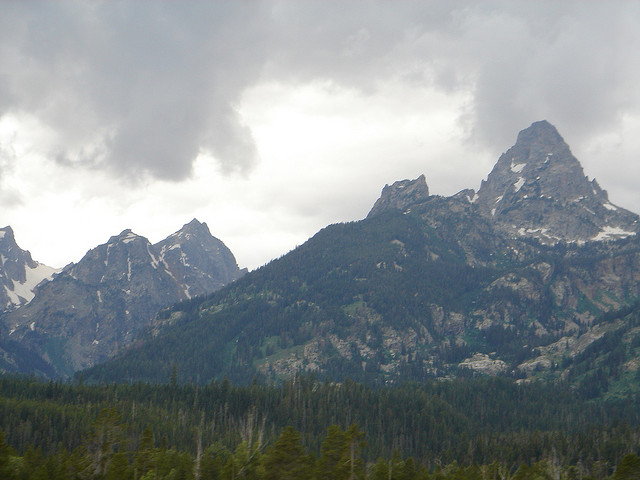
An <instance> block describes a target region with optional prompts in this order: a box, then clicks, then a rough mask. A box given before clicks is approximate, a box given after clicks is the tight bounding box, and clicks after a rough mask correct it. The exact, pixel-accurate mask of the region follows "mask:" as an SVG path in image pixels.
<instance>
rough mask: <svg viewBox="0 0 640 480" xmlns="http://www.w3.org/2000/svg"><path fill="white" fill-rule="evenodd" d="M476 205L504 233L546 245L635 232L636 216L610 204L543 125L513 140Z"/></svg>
mask: <svg viewBox="0 0 640 480" xmlns="http://www.w3.org/2000/svg"><path fill="white" fill-rule="evenodd" d="M477 204H478V207H479V209H480V211H481V213H482V214H483V215H485V216H488V217H491V218H492V220H493V221H494V222H495V224H496V226H498V227H499V228H500V229H501V230H502V231H504V232H505V233H507V234H510V235H517V236H522V237H533V238H537V239H539V240H540V241H541V242H543V243H548V244H555V243H557V242H558V241H565V242H578V243H584V242H587V241H598V240H608V239H615V238H624V237H628V236H630V235H635V234H636V233H637V232H638V231H639V230H640V223H639V218H638V216H637V215H636V214H634V213H631V212H629V211H628V210H625V209H623V208H620V207H618V206H615V205H613V204H611V203H610V202H609V200H608V198H607V192H605V191H604V190H602V189H601V188H600V186H599V185H598V183H597V182H596V181H595V179H594V180H591V181H590V180H589V179H588V178H587V177H586V176H585V175H584V172H583V170H582V166H581V165H580V163H579V162H578V160H577V159H576V158H575V157H574V156H573V155H572V154H571V151H570V149H569V146H568V145H567V144H566V143H565V142H564V140H563V139H562V137H561V136H560V134H559V133H558V132H557V130H556V129H555V127H553V125H551V124H550V123H548V122H546V121H541V122H536V123H534V124H532V125H531V126H530V127H529V128H527V129H525V130H523V131H521V132H520V133H519V134H518V139H517V141H516V144H515V145H514V146H513V147H511V148H510V149H509V150H507V151H506V152H505V153H504V154H502V156H500V158H499V159H498V162H497V163H496V165H495V167H494V168H493V170H492V171H491V173H490V174H489V176H488V177H487V180H486V181H483V182H482V185H481V186H480V189H479V190H478V196H477Z"/></svg>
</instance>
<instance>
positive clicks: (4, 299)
mask: <svg viewBox="0 0 640 480" xmlns="http://www.w3.org/2000/svg"><path fill="white" fill-rule="evenodd" d="M58 271H59V270H58V269H55V268H51V267H48V266H46V265H43V264H41V263H39V262H36V261H34V260H33V258H31V253H30V252H29V251H28V250H23V249H21V248H20V247H19V246H18V244H17V243H16V239H15V236H14V233H13V229H12V228H11V227H10V226H6V227H4V228H0V310H12V309H14V308H16V307H19V306H21V305H25V304H26V303H28V302H30V301H31V300H32V299H33V297H34V290H35V288H36V286H37V285H38V284H40V283H41V282H42V281H44V280H48V279H51V278H52V276H53V275H54V274H55V273H57V272H58Z"/></svg>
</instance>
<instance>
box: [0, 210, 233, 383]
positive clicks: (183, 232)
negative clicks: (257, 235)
mask: <svg viewBox="0 0 640 480" xmlns="http://www.w3.org/2000/svg"><path fill="white" fill-rule="evenodd" d="M4 231H5V234H4V238H3V239H1V240H0V242H1V241H2V240H4V243H0V255H2V257H1V258H2V259H5V258H7V260H6V261H5V262H4V264H5V269H4V270H5V271H4V272H3V273H4V275H5V277H4V278H6V279H7V280H6V281H5V282H4V283H5V291H6V293H7V296H8V298H9V300H10V301H12V302H11V304H9V302H8V303H7V305H8V306H11V307H19V308H11V309H8V310H9V311H7V312H6V313H5V314H4V315H3V324H4V329H3V330H4V331H3V332H2V339H3V341H2V343H0V349H1V350H2V353H3V354H2V357H1V364H0V365H1V368H2V369H4V370H5V371H21V372H25V371H26V372H28V373H35V374H39V375H44V376H50V377H57V376H68V375H71V374H72V373H73V372H75V371H77V370H80V369H82V368H86V367H88V366H92V365H94V364H96V363H98V362H101V361H104V360H105V359H107V358H109V357H111V356H113V355H114V354H116V353H117V352H118V351H119V350H120V349H121V348H123V347H125V346H127V345H129V344H130V343H131V342H132V341H133V340H134V339H135V338H136V335H137V333H138V332H139V331H140V330H141V329H142V328H144V327H146V326H147V325H148V324H149V322H150V321H151V319H152V318H153V317H154V315H155V314H156V313H157V311H158V310H159V309H160V308H163V307H167V306H169V305H171V304H173V303H175V302H178V301H180V300H185V299H190V298H192V297H193V296H197V295H204V294H207V293H211V292H213V291H215V290H217V289H219V288H221V287H222V286H223V285H225V284H227V283H229V282H232V281H233V280H235V279H237V278H238V277H240V276H241V275H242V274H243V273H244V272H243V271H241V270H240V269H239V268H238V266H237V264H236V260H235V258H234V256H233V254H232V253H231V251H230V250H229V249H228V248H227V247H226V246H225V245H224V244H223V243H222V242H221V241H220V240H218V239H217V238H215V237H213V236H212V235H211V233H210V232H209V229H208V227H207V225H206V224H204V223H200V222H199V221H197V220H195V219H194V220H192V221H191V222H190V223H188V224H186V225H184V227H183V228H182V229H180V230H179V231H178V232H176V233H174V234H172V235H170V236H169V237H167V238H166V239H164V240H162V241H161V242H158V243H156V244H155V245H152V244H151V243H150V242H149V240H147V239H146V238H145V237H142V236H139V235H136V234H135V233H133V232H132V231H131V230H125V231H123V232H122V233H120V234H119V235H116V236H113V237H111V238H110V239H109V240H108V241H107V243H105V244H102V245H99V246H98V247H96V248H94V249H92V250H90V251H89V252H87V254H86V255H85V256H84V257H83V258H82V259H81V260H80V261H79V262H78V263H72V264H70V265H68V266H66V267H65V268H64V269H62V270H61V271H58V272H57V273H56V272H54V271H53V270H52V269H48V268H47V267H44V266H42V265H39V264H37V263H36V262H33V261H32V260H31V256H30V254H29V253H28V252H25V251H24V250H21V249H19V247H17V245H16V244H15V239H14V238H13V234H12V232H11V229H10V228H5V229H4ZM7 267H11V269H9V268H7ZM25 272H27V273H26V274H25ZM33 272H36V273H40V276H39V277H36V276H35V273H33ZM53 273H55V275H54V277H53V278H52V279H50V281H45V282H43V283H40V284H39V285H38V286H36V287H35V288H34V289H33V290H30V289H29V287H31V286H35V284H36V283H37V282H36V280H37V279H40V280H42V279H44V277H43V275H44V274H47V276H48V278H50V277H51V274H53ZM10 275H13V276H10ZM34 277H35V278H36V280H31V278H34ZM0 278H3V277H0ZM4 278H3V280H4ZM25 278H26V279H27V281H24V280H23V279H25ZM9 281H11V282H13V285H14V288H13V289H10V288H9V287H8V286H7V283H8V282H9ZM14 300H19V301H14Z"/></svg>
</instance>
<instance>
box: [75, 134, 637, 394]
mask: <svg viewBox="0 0 640 480" xmlns="http://www.w3.org/2000/svg"><path fill="white" fill-rule="evenodd" d="M549 153H552V154H553V155H551V156H549V157H547V155H548V154H549ZM553 156H556V157H557V158H556V159H553V160H552V159H551V157H553ZM545 162H546V163H545ZM527 164H528V165H527ZM545 175H547V176H552V177H556V178H544V177H545ZM521 177H522V178H523V180H519V179H520V178H521ZM538 177H541V178H538ZM540 180H542V181H540ZM527 182H529V183H527ZM536 182H538V188H539V191H538V192H537V194H536V195H535V196H534V195H532V194H531V193H527V191H528V190H527V189H533V190H532V191H536V190H535V188H536V185H535V183H536ZM564 185H568V186H569V187H568V188H566V189H565V188H564ZM498 187H499V189H500V190H498ZM586 188H588V189H589V190H586ZM498 191H499V193H500V195H502V198H501V199H500V201H501V202H502V201H503V202H504V203H505V204H507V203H509V205H508V208H507V207H502V206H500V205H498V206H496V205H495V204H496V203H500V202H496V199H497V197H494V196H493V195H494V194H496V195H497V193H498ZM480 193H482V195H480ZM577 194H578V195H579V196H583V197H585V198H584V199H581V200H579V201H578V202H576V201H574V200H576V196H575V195H577ZM498 196H499V195H498ZM547 197H548V198H547ZM581 202H582V203H581ZM606 205H609V206H610V207H614V209H612V208H607V206H606ZM494 208H495V209H496V210H495V211H493V209H494ZM593 209H595V210H593ZM589 210H591V211H592V212H596V213H595V214H592V213H590V212H589ZM598 212H601V213H603V215H602V217H601V218H599V219H598V220H594V219H593V218H592V217H594V216H595V217H599V213H598ZM637 220H638V216H637V215H636V214H633V213H631V212H628V211H626V210H624V209H621V208H620V207H615V206H613V205H610V204H609V203H608V198H607V196H606V192H604V191H603V190H602V189H600V188H599V186H597V183H596V182H595V181H591V180H588V179H587V178H586V177H585V176H584V172H583V171H582V167H581V166H580V164H579V162H578V161H577V159H575V157H573V155H572V154H571V153H570V149H569V147H568V145H566V143H564V141H563V140H562V137H561V136H560V135H559V133H558V132H557V131H556V130H555V127H553V126H552V125H551V124H549V123H548V122H540V123H536V124H533V126H532V127H529V128H528V129H525V130H523V131H522V132H521V133H520V134H519V136H518V140H517V141H516V144H515V145H514V146H513V147H511V148H510V149H508V150H507V151H506V152H505V153H504V154H502V155H501V156H500V158H499V160H498V162H497V163H496V167H494V170H493V171H492V173H490V175H489V176H488V177H487V180H486V181H485V182H484V183H483V184H482V186H481V190H480V191H479V192H478V194H477V195H476V192H475V191H473V190H469V189H468V190H463V191H461V192H459V193H457V194H455V195H452V196H450V197H443V196H438V195H430V194H429V191H428V186H427V185H426V180H425V178H424V177H423V176H421V177H419V178H418V179H416V180H401V181H398V182H394V183H393V184H391V185H386V186H385V187H384V188H383V190H382V193H381V196H380V198H379V199H378V201H376V203H375V204H374V208H372V210H371V212H370V213H369V215H368V216H367V218H365V219H364V220H360V221H356V222H349V223H345V224H336V225H331V226H328V227H326V228H324V229H322V230H320V231H319V232H318V233H317V234H315V235H314V236H313V237H311V238H310V239H309V240H308V241H307V242H305V243H304V244H303V245H301V246H300V247H298V248H296V249H294V250H293V251H291V252H289V253H288V254H286V255H284V256H283V257H281V258H279V259H277V260H274V261H272V262H271V263H269V264H268V265H266V266H264V267H262V268H260V269H258V270H256V271H254V272H251V273H249V274H248V275H246V276H245V277H243V278H242V279H241V280H240V281H238V282H236V283H234V284H233V285H230V286H228V287H226V288H224V289H222V290H220V291H219V292H217V293H214V294H212V295H210V296H208V297H207V298H205V299H200V300H198V301H192V302H186V303H183V304H178V305H175V306H173V307H170V308H168V309H165V310H163V311H161V312H160V313H159V314H158V316H157V317H156V320H155V324H154V327H153V328H152V329H150V330H149V331H148V332H147V334H146V337H144V338H143V339H141V341H140V342H139V343H138V344H137V345H136V347H135V349H130V350H128V351H126V352H123V353H122V354H121V355H119V356H117V357H115V358H113V359H111V360H109V361H108V362H106V363H105V364H102V365H98V366H96V367H94V368H92V369H90V370H88V371H86V372H83V373H82V375H83V376H84V378H86V379H88V380H91V381H114V380H118V381H134V380H150V381H166V380H167V378H168V376H169V375H170V372H171V371H172V369H174V368H175V369H176V370H177V372H178V375H179V376H180V377H181V378H182V379H184V380H189V381H208V380H209V379H211V378H221V377H223V376H227V377H228V378H230V379H232V380H235V381H239V382H243V381H244V382H246V381H247V379H249V378H253V377H254V376H262V377H264V378H266V379H269V380H276V379H279V378H285V377H289V376H292V375H295V374H296V373H297V372H300V371H307V372H316V373H317V374H319V375H323V376H326V377H327V378H331V379H332V380H336V381H339V380H340V379H344V378H346V377H350V378H352V379H356V380H364V381H372V382H374V383H386V382H394V381H398V380H403V379H404V380H407V379H411V380H422V379H425V378H434V377H435V378H451V377H453V376H457V375H470V374H492V375H496V374H499V375H507V376H511V377H515V378H520V379H522V380H523V381H528V380H530V379H533V378H538V377H540V376H544V375H547V376H549V378H551V377H554V376H555V377H564V378H573V379H575V381H576V382H579V383H580V382H583V383H584V382H586V383H587V384H588V382H590V381H592V380H590V379H589V378H590V377H585V376H584V371H582V373H580V372H581V370H580V368H583V367H581V366H579V365H582V363H580V362H582V360H580V359H581V358H582V357H583V356H584V355H585V352H591V351H592V350H590V349H591V345H594V342H596V343H597V342H598V341H599V340H598V339H601V338H604V337H607V336H611V335H614V336H615V335H618V336H620V337H621V338H622V337H623V338H625V341H624V345H626V347H625V349H626V350H625V353H624V354H623V355H618V356H617V357H614V358H616V360H611V362H612V365H614V366H615V369H616V370H615V371H614V370H611V372H613V373H612V377H611V378H616V379H618V380H619V381H620V382H623V383H624V382H628V381H630V380H629V379H630V378H631V379H632V378H633V375H635V374H636V372H638V371H640V364H637V362H636V363H628V361H629V359H630V358H633V356H634V355H640V350H638V349H639V348H640V337H639V338H638V339H637V341H636V340H635V338H636V334H637V333H638V332H637V331H636V329H635V327H634V326H633V325H635V323H634V322H636V320H635V318H636V316H640V311H638V307H637V305H639V304H640V303H638V302H639V301H640V276H639V275H637V273H636V272H637V271H640V239H639V238H638V236H637V235H636V232H637ZM607 229H609V230H607ZM616 229H620V230H621V231H623V232H624V233H623V234H612V235H601V233H602V232H605V233H606V232H607V231H609V232H614V233H615V232H617V230H616ZM616 338H617V337H616ZM607 345H609V344H607ZM603 352H604V353H603ZM598 355H600V356H602V355H604V356H605V357H606V358H608V355H609V352H608V351H605V350H602V351H600V353H598ZM159 358H162V359H163V360H162V361H158V359H159ZM603 361H605V360H603ZM607 361H608V360H607ZM624 362H627V363H628V365H627V366H626V367H625V366H624V365H626V364H625V363H624ZM574 364H575V365H574ZM561 366H562V367H561ZM611 368H614V367H613V366H612V367H611ZM594 378H596V377H594ZM600 378H601V376H599V377H597V379H598V380H597V381H600ZM618 380H616V381H618ZM594 381H595V380H594ZM584 388H587V386H585V387H584Z"/></svg>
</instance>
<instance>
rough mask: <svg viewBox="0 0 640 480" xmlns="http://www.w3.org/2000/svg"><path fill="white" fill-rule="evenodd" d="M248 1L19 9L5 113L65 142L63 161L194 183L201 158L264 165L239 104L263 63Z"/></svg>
mask: <svg viewBox="0 0 640 480" xmlns="http://www.w3.org/2000/svg"><path fill="white" fill-rule="evenodd" d="M261 5H262V4H260V3H255V4H254V3H249V2H190V3H188V4H187V3H183V2H144V3H143V2H104V3H94V2H84V3H75V2H69V3H66V2H14V3H10V4H7V5H5V6H3V7H2V8H3V10H4V15H2V16H1V18H2V20H0V31H1V32H2V33H0V39H1V40H0V41H1V43H2V45H3V47H2V50H0V52H1V53H0V64H1V65H2V66H0V68H1V69H2V79H3V81H2V82H0V108H2V113H7V112H27V113H29V114H32V115H35V116H36V117H38V118H39V119H40V120H41V121H42V122H44V123H45V124H47V125H48V126H49V127H51V128H52V129H53V130H54V131H55V132H56V133H57V134H58V136H59V138H58V148H57V150H56V151H54V152H49V153H50V154H51V155H52V156H53V157H54V158H57V159H58V160H59V161H61V162H64V163H74V164H84V165H87V166H91V167H101V168H103V167H108V168H111V169H113V170H114V171H116V172H118V173H122V174H126V175H141V174H151V175H152V176H155V177H159V178H167V179H182V178H185V177H186V176H187V175H188V174H189V173H190V171H191V165H192V162H193V160H194V159H195V157H196V156H197V154H198V153H199V152H200V151H202V150H205V151H206V150H208V151H211V152H213V153H214V154H216V155H217V156H218V157H219V161H220V163H221V165H222V166H223V167H224V168H225V169H227V170H233V169H245V168H247V167H249V166H250V165H251V164H252V162H254V161H255V149H254V148H253V145H252V140H251V136H250V134H249V133H248V132H247V130H246V128H244V127H243V125H242V124H241V122H240V119H239V118H238V114H237V112H236V110H235V105H236V104H237V103H238V101H239V98H240V95H241V93H242V92H243V90H244V88H246V87H247V85H249V84H251V83H252V82H253V81H255V79H256V77H257V75H258V74H259V72H260V70H261V68H262V65H263V63H264V59H265V47H266V45H265V42H264V38H263V34H264V29H263V27H262V26H261V25H260V23H261V18H262V17H263V15H262V13H263V10H264V9H263V7H262V6H261Z"/></svg>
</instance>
